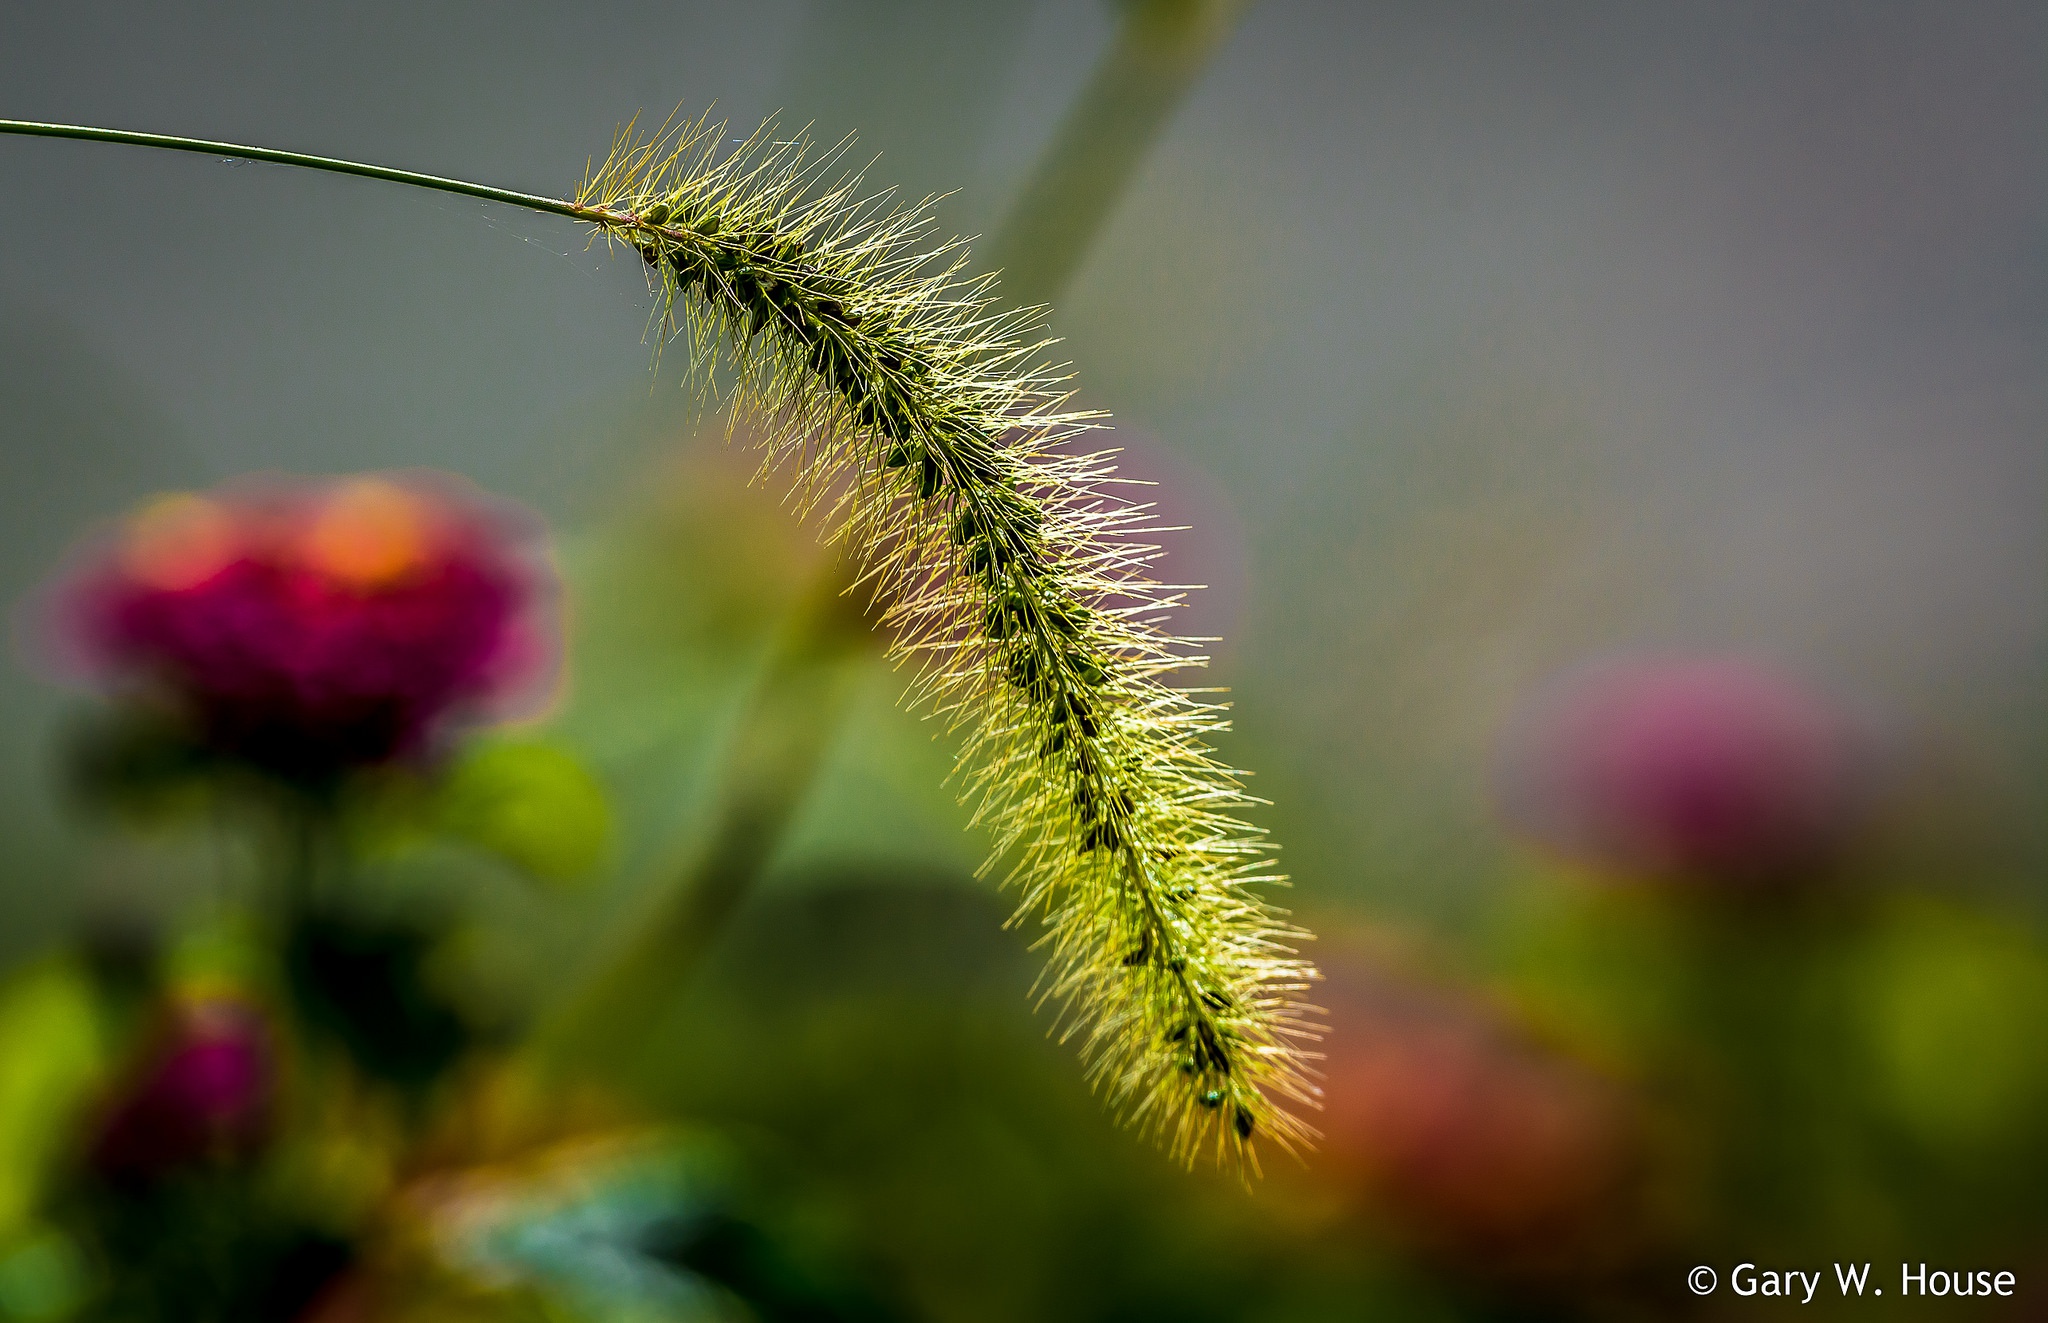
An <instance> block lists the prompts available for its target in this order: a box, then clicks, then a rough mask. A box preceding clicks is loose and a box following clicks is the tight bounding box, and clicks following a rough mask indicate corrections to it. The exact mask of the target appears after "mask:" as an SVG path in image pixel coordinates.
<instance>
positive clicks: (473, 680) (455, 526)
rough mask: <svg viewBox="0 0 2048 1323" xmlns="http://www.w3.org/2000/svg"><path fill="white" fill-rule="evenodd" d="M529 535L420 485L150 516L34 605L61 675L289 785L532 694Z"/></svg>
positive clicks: (540, 655) (403, 750)
mask: <svg viewBox="0 0 2048 1323" xmlns="http://www.w3.org/2000/svg"><path fill="white" fill-rule="evenodd" d="M539 544H540V538H539V526H538V523H537V521H535V520H533V519H531V518H529V517H527V516H524V515H522V514H519V513H517V512H514V511H511V510H509V509H507V508H506V507H504V506H503V505H501V504H498V503H495V502H487V501H485V500H484V499H482V498H481V497H479V496H478V495H476V494H474V493H472V492H470V491H468V490H467V489H466V488H463V487H461V486H459V485H458V484H457V483H456V482H454V481H453V480H450V479H446V478H440V477H432V476H428V475H421V474H405V475H384V476H367V477H356V478H348V479H342V480H330V481H324V482H322V481H297V482H292V481H282V480H272V481H267V482H261V483H248V484H239V485H236V486H232V487H229V488H226V489H222V490H219V491H215V492H211V493H207V494H204V495H194V494H180V495H173V496H165V497H161V498H159V499H157V500H156V501H154V502H152V503H151V504H149V505H148V506H146V507H144V508H143V509H142V510H141V511H140V512H138V513H137V514H136V515H134V516H133V517H132V518H130V519H129V520H128V521H127V522H126V523H125V524H124V525H123V526H122V527H121V528H120V529H119V530H118V531H117V532H116V534H115V535H114V536H112V537H111V538H108V539H105V540H103V541H102V542H100V543H99V544H97V545H95V546H94V547H92V548H90V549H89V550H88V551H87V553H85V554H84V555H83V556H82V557H81V558H80V562H79V563H78V564H77V565H76V566H75V567H74V569H73V570H72V571H71V572H70V573H69V574H67V575H66V576H65V578H64V579H63V580H62V581H61V582H60V583H59V584H58V585H56V587H55V588H54V589H53V590H52V591H51V592H50V593H49V595H48V598H47V613H46V614H47V616H48V617H49V622H48V623H49V624H50V626H51V630H50V632H51V634H52V635H53V636H54V637H53V638H52V639H51V642H52V643H54V645H55V650H56V652H57V653H58V655H59V657H60V658H61V659H62V660H63V661H64V662H67V663H69V665H68V666H67V669H68V670H71V671H74V672H83V674H84V675H85V676H86V677H88V678H90V679H93V680H95V681H97V682H99V683H102V684H111V685H117V686H126V687H131V688H134V687H140V688H141V689H142V690H143V691H144V692H146V693H149V694H151V695H153V696H155V697H157V698H159V699H168V700H169V701H170V703H171V705H172V707H173V708H174V709H175V710H176V711H177V712H178V713H179V715H181V716H182V717H183V718H185V719H186V720H187V721H188V722H189V723H190V725H191V726H192V728H193V735H194V738H195V739H196V740H197V741H198V743H199V744H200V745H201V746H202V747H204V748H206V749H207V750H209V751H210V752H212V753H214V754H217V755H221V756H225V757H228V758H231V759H235V760H238V761H241V762H244V763H246V764H250V765H253V766H256V767H259V768H261V769H264V770H266V771H269V772H272V773H275V774H277V775H280V776H283V777H285V778H287V779H291V780H297V781H309V782H319V781H323V780H327V779H331V778H332V777H333V776H334V775H336V774H337V773H339V772H342V771H345V770H347V769H349V768H351V767H357V766H363V765H369V764H377V763H382V762H386V761H389V760H392V759H395V758H402V757H405V756H408V755H413V754H417V753H420V752H423V751H425V750H427V749H428V748H430V746H431V745H432V743H433V741H434V739H435V737H436V736H437V735H438V734H440V733H441V732H442V731H443V730H444V729H445V728H446V727H447V726H448V724H449V723H451V722H453V721H457V720H460V719H465V718H477V717H488V716H503V715H509V714H510V713H511V712H512V711H513V710H515V709H516V708H517V707H519V706H520V705H521V703H522V702H530V701H531V700H532V699H533V698H534V697H535V696H537V695H542V694H544V693H545V691H546V689H547V687H548V685H549V683H550V681H551V679H552V674H553V669H554V663H555V657H556V651H557V649H556V644H555V638H554V629H553V622H552V618H551V608H552V601H553V596H554V592H555V580H554V576H553V574H552V572H551V571H550V570H549V569H548V568H547V565H546V562H545V559H544V557H543V556H542V555H541V554H539Z"/></svg>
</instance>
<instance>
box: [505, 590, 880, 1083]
mask: <svg viewBox="0 0 2048 1323" xmlns="http://www.w3.org/2000/svg"><path fill="white" fill-rule="evenodd" d="M848 586H849V576H848V575H847V573H846V569H845V566H844V565H843V564H841V565H837V566H833V567H829V568H828V569H827V570H826V571H825V572H823V573H821V574H820V575H819V576H818V577H817V578H816V579H814V580H813V581H812V583H811V585H810V586H809V590H808V591H807V592H806V593H805V595H804V597H803V599H802V600H800V601H799V602H798V603H797V604H796V606H795V609H794V610H792V612H791V613H790V616H789V618H788V619H787V620H786V621H785V622H784V625H783V629H782V633H781V637H780V638H779V639H778V640H777V642H776V644H775V646H774V650H773V654H772V655H771V657H770V659H769V661H768V664H767V667H766V669H765V671H764V672H763V674H762V676H761V679H760V681H759V683H758V684H757V686H756V688H755V690H754V693H753V696H752V697H751V698H750V699H749V700H748V703H747V708H746V711H745V713H744V714H743V715H742V717H741V718H740V722H739V726H738V728H737V730H735V731H734V733H733V736H732V738H731V740H730V742H729V748H730V749H731V754H730V756H729V757H727V758H726V759H724V771H723V775H722V777H721V783H722V789H721V791H720V796H719V803H718V805H717V808H716V810H715V812H714V825H713V826H712V828H711V831H710V833H709V835H708V838H707V839H706V840H705V842H704V844H703V845H702V846H701V847H700V848H699V849H698V850H697V851H696V852H695V853H694V855H693V856H692V859H691V862H690V863H689V865H688V866H687V867H686V868H685V870H684V871H683V873H682V875H681V876H680V877H679V878H677V879H676V880H675V882H674V883H673V884H670V885H666V886H664V887H663V889H662V891H661V894H660V896H659V897H658V898H657V899H656V900H655V902H654V904H653V907H652V909H651V911H650V912H649V913H648V914H647V915H646V916H645V917H644V918H642V919H641V920H640V921H638V922H637V923H635V924H634V925H633V926H632V928H631V931H630V936H629V937H628V939H627V941H626V943H625V945H624V946H623V948H622V949H621V950H620V951H619V952H618V953H616V954H615V955H614V956H612V957H611V958H609V959H607V960H606V961H605V962H604V963H603V965H602V966H601V967H600V969H599V970H598V972H597V973H596V975H595V976H594V977H593V978H592V979H591V980H590V982H589V983H587V984H586V985H585V986H584V987H582V988H580V989H579V990H578V991H577V992H576V993H575V994H574V995H573V996H572V997H571V998H570V999H569V1001H568V1002H567V1003H566V1004H565V1005H564V1006H563V1007H562V1008H561V1009H560V1010H559V1011H557V1012H556V1013H555V1014H554V1015H553V1016H551V1017H550V1018H549V1019H548V1020H547V1021H545V1022H544V1023H543V1024H542V1026H541V1028H540V1029H539V1030H538V1031H537V1032H536V1033H535V1034H534V1037H533V1039H532V1041H531V1042H530V1043H529V1045H528V1048H527V1050H526V1052H525V1057H526V1060H528V1061H529V1062H531V1063H533V1064H534V1065H536V1066H538V1067H539V1068H540V1069H541V1070H542V1071H544V1072H552V1073H566V1072H568V1071H571V1070H578V1069H593V1068H594V1069H598V1070H603V1071H606V1072H608V1073H623V1072H629V1071H630V1069H631V1067H632V1066H633V1064H634V1062H635V1060H636V1059H637V1057H638V1055H639V1052H640V1050H641V1049H642V1048H644V1047H645V1046H646V1045H647V1044H648V1043H649V1041H650V1040H651V1039H653V1037H654V1036H655V1034H656V1032H657V1031H658V1030H659V1028H660V1019H659V1017H660V1014H661V1012H663V1011H664V1010H667V1009H668V1008H671V1007H673V1006H674V1005H675V1004H676V998H677V994H678V993H679V992H680V991H681V990H682V989H684V988H685V987H687V986H688V984H689V981H690V979H691V978H692V977H694V976H695V974H696V973H697V971H698V967H699V963H700V962H701V960H702V959H703V956H704V954H705V953H706V951H707V950H708V948H709V947H710V946H711V945H712V943H713V942H714V940H715V939H716V938H717V936H718V934H719V933H720V932H721V931H723V929H724V927H725V924H726V922H727V921H728V920H729V919H730V918H731V917H732V915H733V912H734V911H735V910H737V909H738V908H739V905H740V903H741V901H742V900H744V899H745V897H746V894H747V892H748V891H750V890H751V889H752V887H753V884H754V882H755V881H756V880H757V879H758V878H759V877H760V875H761V874H762V872H763V871H764V870H765V869H766V868H767V866H768V862H769V859H770V858H771V856H772V855H773V854H774V852H775V850H776V848H777V847H778V846H779V845H780V843H781V840H782V837H783V834H784V832H785V830H786V828H787V826H788V824H789V821H790V819H791V818H792V817H794V816H795V813H796V809H797V807H798V806H799V805H800V804H801V803H802V801H803V799H804V797H805V796H806V795H807V794H808V793H809V791H810V788H811V786H812V784H813V782H814V781H815V780H816V778H817V769H818V765H819V764H820V763H821V762H822V761H823V759H824V755H825V751H826V749H827V747H828V746H829V745H830V743H831V741H832V739H833V737H834V736H835V735H836V734H837V732H838V730H839V727H840V724H841V719H842V717H843V716H844V714H845V712H846V708H847V705H848V702H849V700H850V698H851V696H852V690H853V685H854V680H855V678H856V677H857V676H858V675H859V674H860V673H861V666H860V663H861V662H862V661H863V660H864V659H866V658H868V657H869V656H871V655H872V654H871V652H870V645H871V644H872V643H873V640H874V632H873V630H872V629H871V628H870V627H869V625H868V621H867V618H866V616H865V615H864V614H863V613H862V611H861V610H860V609H859V605H858V603H857V601H856V600H855V599H853V598H850V597H848V596H847V593H846V589H847V588H848Z"/></svg>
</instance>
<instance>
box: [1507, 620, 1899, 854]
mask: <svg viewBox="0 0 2048 1323" xmlns="http://www.w3.org/2000/svg"><path fill="white" fill-rule="evenodd" d="M1863 752H1864V751H1863V749H1862V747H1861V742H1860V741H1859V740H1858V738H1857V735H1856V732H1855V731H1854V730H1853V729H1852V727H1851V725H1850V723H1849V722H1848V721H1847V720H1846V719H1845V718H1844V717H1843V716H1842V715H1841V714H1840V713H1839V712H1838V711H1837V710H1836V709H1835V708H1833V707H1832V706H1831V705H1830V704H1828V703H1827V702H1826V701H1825V700H1823V699H1821V698H1820V697H1818V696H1817V695H1815V694H1813V693H1811V692H1810V691H1808V690H1807V689H1805V688H1804V687H1802V686H1800V685H1798V684H1796V683H1794V682H1793V681H1792V680H1790V679H1788V678H1786V677H1785V676H1782V675H1780V674H1778V673H1777V672H1775V671H1773V670H1770V669H1769V668H1767V667H1765V666H1762V665H1760V664H1758V663H1755V662H1751V661H1746V660H1741V659H1735V658H1703V659H1694V658H1680V659H1673V660H1654V659H1651V660H1634V661H1624V662H1614V663H1609V664H1606V665H1602V666H1596V667H1593V668H1590V669H1588V670H1585V671H1583V672H1580V673H1579V674H1578V675H1576V676H1574V677H1572V678H1570V679H1569V680H1568V681H1567V682H1566V683H1565V684H1563V685H1562V686H1560V687H1559V689H1558V690H1557V691H1555V692H1554V693H1553V694H1552V695H1551V696H1550V697H1549V698H1548V699H1547V700H1546V701H1542V702H1539V703H1538V704H1536V705H1534V706H1533V707H1532V708H1531V709H1530V710H1529V711H1528V712H1527V713H1526V714H1525V716H1524V718H1523V720H1522V721H1521V722H1520V723H1519V725H1518V728H1517V730H1516V731H1515V732H1514V733H1513V734H1512V735H1511V736H1510V738H1509V739H1508V740H1507V741H1506V747H1505V755H1504V757H1503V760H1502V767H1501V777H1500V784H1501V800H1502V804H1503V807H1504V809H1505V812H1506V815H1507V817H1508V819H1509V820H1510V822H1511V823H1513V824H1514V825H1515V826H1516V827H1518V828H1519V829H1521V830H1522V831H1523V832H1525V833H1527V834H1528V835H1529V836H1531V837H1533V838H1534V839H1536V840H1538V841H1540V842H1542V843H1544V844H1546V845H1549V846H1550V847H1552V848H1554V849H1556V850H1558V851H1560V852H1562V853H1564V854H1566V855H1568V856H1570V857H1572V858H1575V859H1577V860H1579V861H1581V862H1584V863H1587V864H1590V865H1593V866H1595V867H1598V868H1602V869H1606V870H1610V871H1616V872H1621V873H1626V874H1636V875H1686V876H1706V877H1718V878H1724V879H1734V880H1755V881H1764V880H1771V879H1775V878H1781V877H1783V876H1785V875H1786V874H1788V873H1790V872H1794V871H1797V870H1799V869H1802V868H1806V867H1810V866H1812V865H1815V864H1818V863H1820V862H1822V861H1823V860H1824V859H1825V858H1826V856H1827V855H1829V854H1830V853H1831V852H1833V851H1834V850H1835V849H1836V848H1837V847H1838V846H1839V845H1840V844H1841V843H1842V842H1843V840H1844V839H1845V838H1846V836H1847V833H1848V831H1849V829H1850V827H1852V826H1853V825H1854V821H1855V819H1856V817H1857V816H1858V810H1859V809H1860V808H1861V807H1862V803H1863V800H1864V799H1865V796H1864V794H1863V790H1864V788H1865V783H1866V781H1867V777H1866V775H1865V773H1866V770H1867V769H1866V767H1865V765H1864V758H1863V756H1862V755H1863Z"/></svg>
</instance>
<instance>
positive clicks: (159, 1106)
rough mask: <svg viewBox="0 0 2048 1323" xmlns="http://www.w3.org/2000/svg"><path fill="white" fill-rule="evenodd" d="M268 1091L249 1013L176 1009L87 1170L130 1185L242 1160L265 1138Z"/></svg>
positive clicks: (262, 1042) (261, 1038)
mask: <svg viewBox="0 0 2048 1323" xmlns="http://www.w3.org/2000/svg"><path fill="white" fill-rule="evenodd" d="M274 1084H275V1080H274V1069H273V1065H272V1058H271V1045H270V1037H269V1032H268V1029H267V1027H266V1025H265V1023H264V1021H263V1018H262V1016H261V1015H260V1014H259V1013H258V1012H257V1011H256V1010H255V1009H254V1008H252V1007H249V1006H246V1005H243V1004H241V1003H239V1002H235V1001H228V1000H219V999H216V1000H209V1001H203V1002H198V1003H195V1004H192V1005H188V1006H185V1007H181V1008H179V1009H178V1010H177V1011H176V1012H175V1013H174V1015H173V1017H172V1020H171V1024H170V1027H169V1029H168V1031H167V1032H166V1033H165V1034H164V1036H163V1038H162V1040H161V1041H160V1042H159V1043H158V1045H157V1048H156V1051H155V1053H154V1055H153V1056H152V1057H151V1059H150V1065H149V1067H148V1068H147V1069H146V1070H144V1071H143V1072H142V1074H141V1075H140V1076H139V1077H138V1078H137V1079H136V1080H135V1081H134V1082H133V1083H132V1084H131V1086H130V1087H129V1088H128V1090H127V1091H126V1092H125V1093H124V1094H122V1095H121V1096H120V1097H119V1098H118V1099H117V1100H116V1101H115V1103H114V1106H113V1108H112V1110H111V1111H110V1112H109V1113H108V1115H107V1118H106V1120H105V1122H104V1124H103V1125H102V1127H101V1129H100V1132H99V1134H98V1137H97V1139H96V1140H95V1142H94V1144H93V1146H92V1153H91V1157H92V1165H93V1167H94V1168H95V1169H97V1170H98V1171H99V1172H100V1173H101V1174H102V1175H105V1176H109V1177H113V1178H116V1179H133V1178H147V1177H152V1176H159V1175H163V1174H165V1173H167V1172H170V1171H173V1170H176V1169H178V1168H180V1167H187V1166H190V1165H192V1164H194V1163H197V1162H202V1161H207V1160H221V1159H231V1158H235V1157H240V1156H245V1155H247V1154H248V1153H250V1152H251V1151H253V1150H254V1149H255V1148H256V1147H258V1146H259V1145H260V1144H261V1143H262V1141H263V1139H264V1138H265V1137H266V1136H267V1134H268V1132H269V1126H270V1110H271V1100H272V1093H273V1091H274Z"/></svg>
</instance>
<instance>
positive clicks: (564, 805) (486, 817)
mask: <svg viewBox="0 0 2048 1323" xmlns="http://www.w3.org/2000/svg"><path fill="white" fill-rule="evenodd" d="M439 818H440V825H441V828H442V830H444V831H446V832H447V833H448V834H449V835H451V836H454V837H456V838H458V839H460V840H462V841H465V842H467V843H468V844H470V845H473V846H475V847H477V848H478V849H481V850H484V851H487V852H488V853H490V854H494V855H496V856H498V857H499V858H500V859H503V860H504V861H505V862H507V863H509V864H511V865H512V866H513V867H515V868H517V869H519V870H520V871H521V872H523V873H525V874H527V875H528V876H529V877H532V878H534V879H536V880H538V881H541V882H550V883H556V884H561V883H570V882H579V881H584V880H587V879H588V878H590V877H591V876H592V875H593V874H595V873H596V872H597V871H598V869H599V868H600V867H601V866H602V865H603V864H604V862H605V860H606V859H607V857H608V856H609V855H610V853H611V841H612V807H611V801H610V799H608V798H607V797H606V795H605V792H604V787H603V786H601V785H599V784H598V781H597V778H596V777H595V776H593V775H591V773H590V770H589V769H588V768H586V767H585V766H584V765H583V763H582V762H581V761H579V760H578V759H577V758H576V757H575V755H573V754H571V753H569V752H567V751H566V750H563V749H560V748H557V747H556V746H554V745H551V744H542V743H539V742H520V743H494V744H487V745H484V746H483V747H481V748H479V749H478V750H476V751H475V752H473V753H471V754H470V755H469V756H468V757H466V758H464V759H463V760H462V761H461V762H459V763H457V764H456V766H455V767H454V768H453V769H452V770H451V771H450V773H449V775H448V780H447V782H446V784H445V785H444V786H443V788H442V792H441V803H440V814H439Z"/></svg>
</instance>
